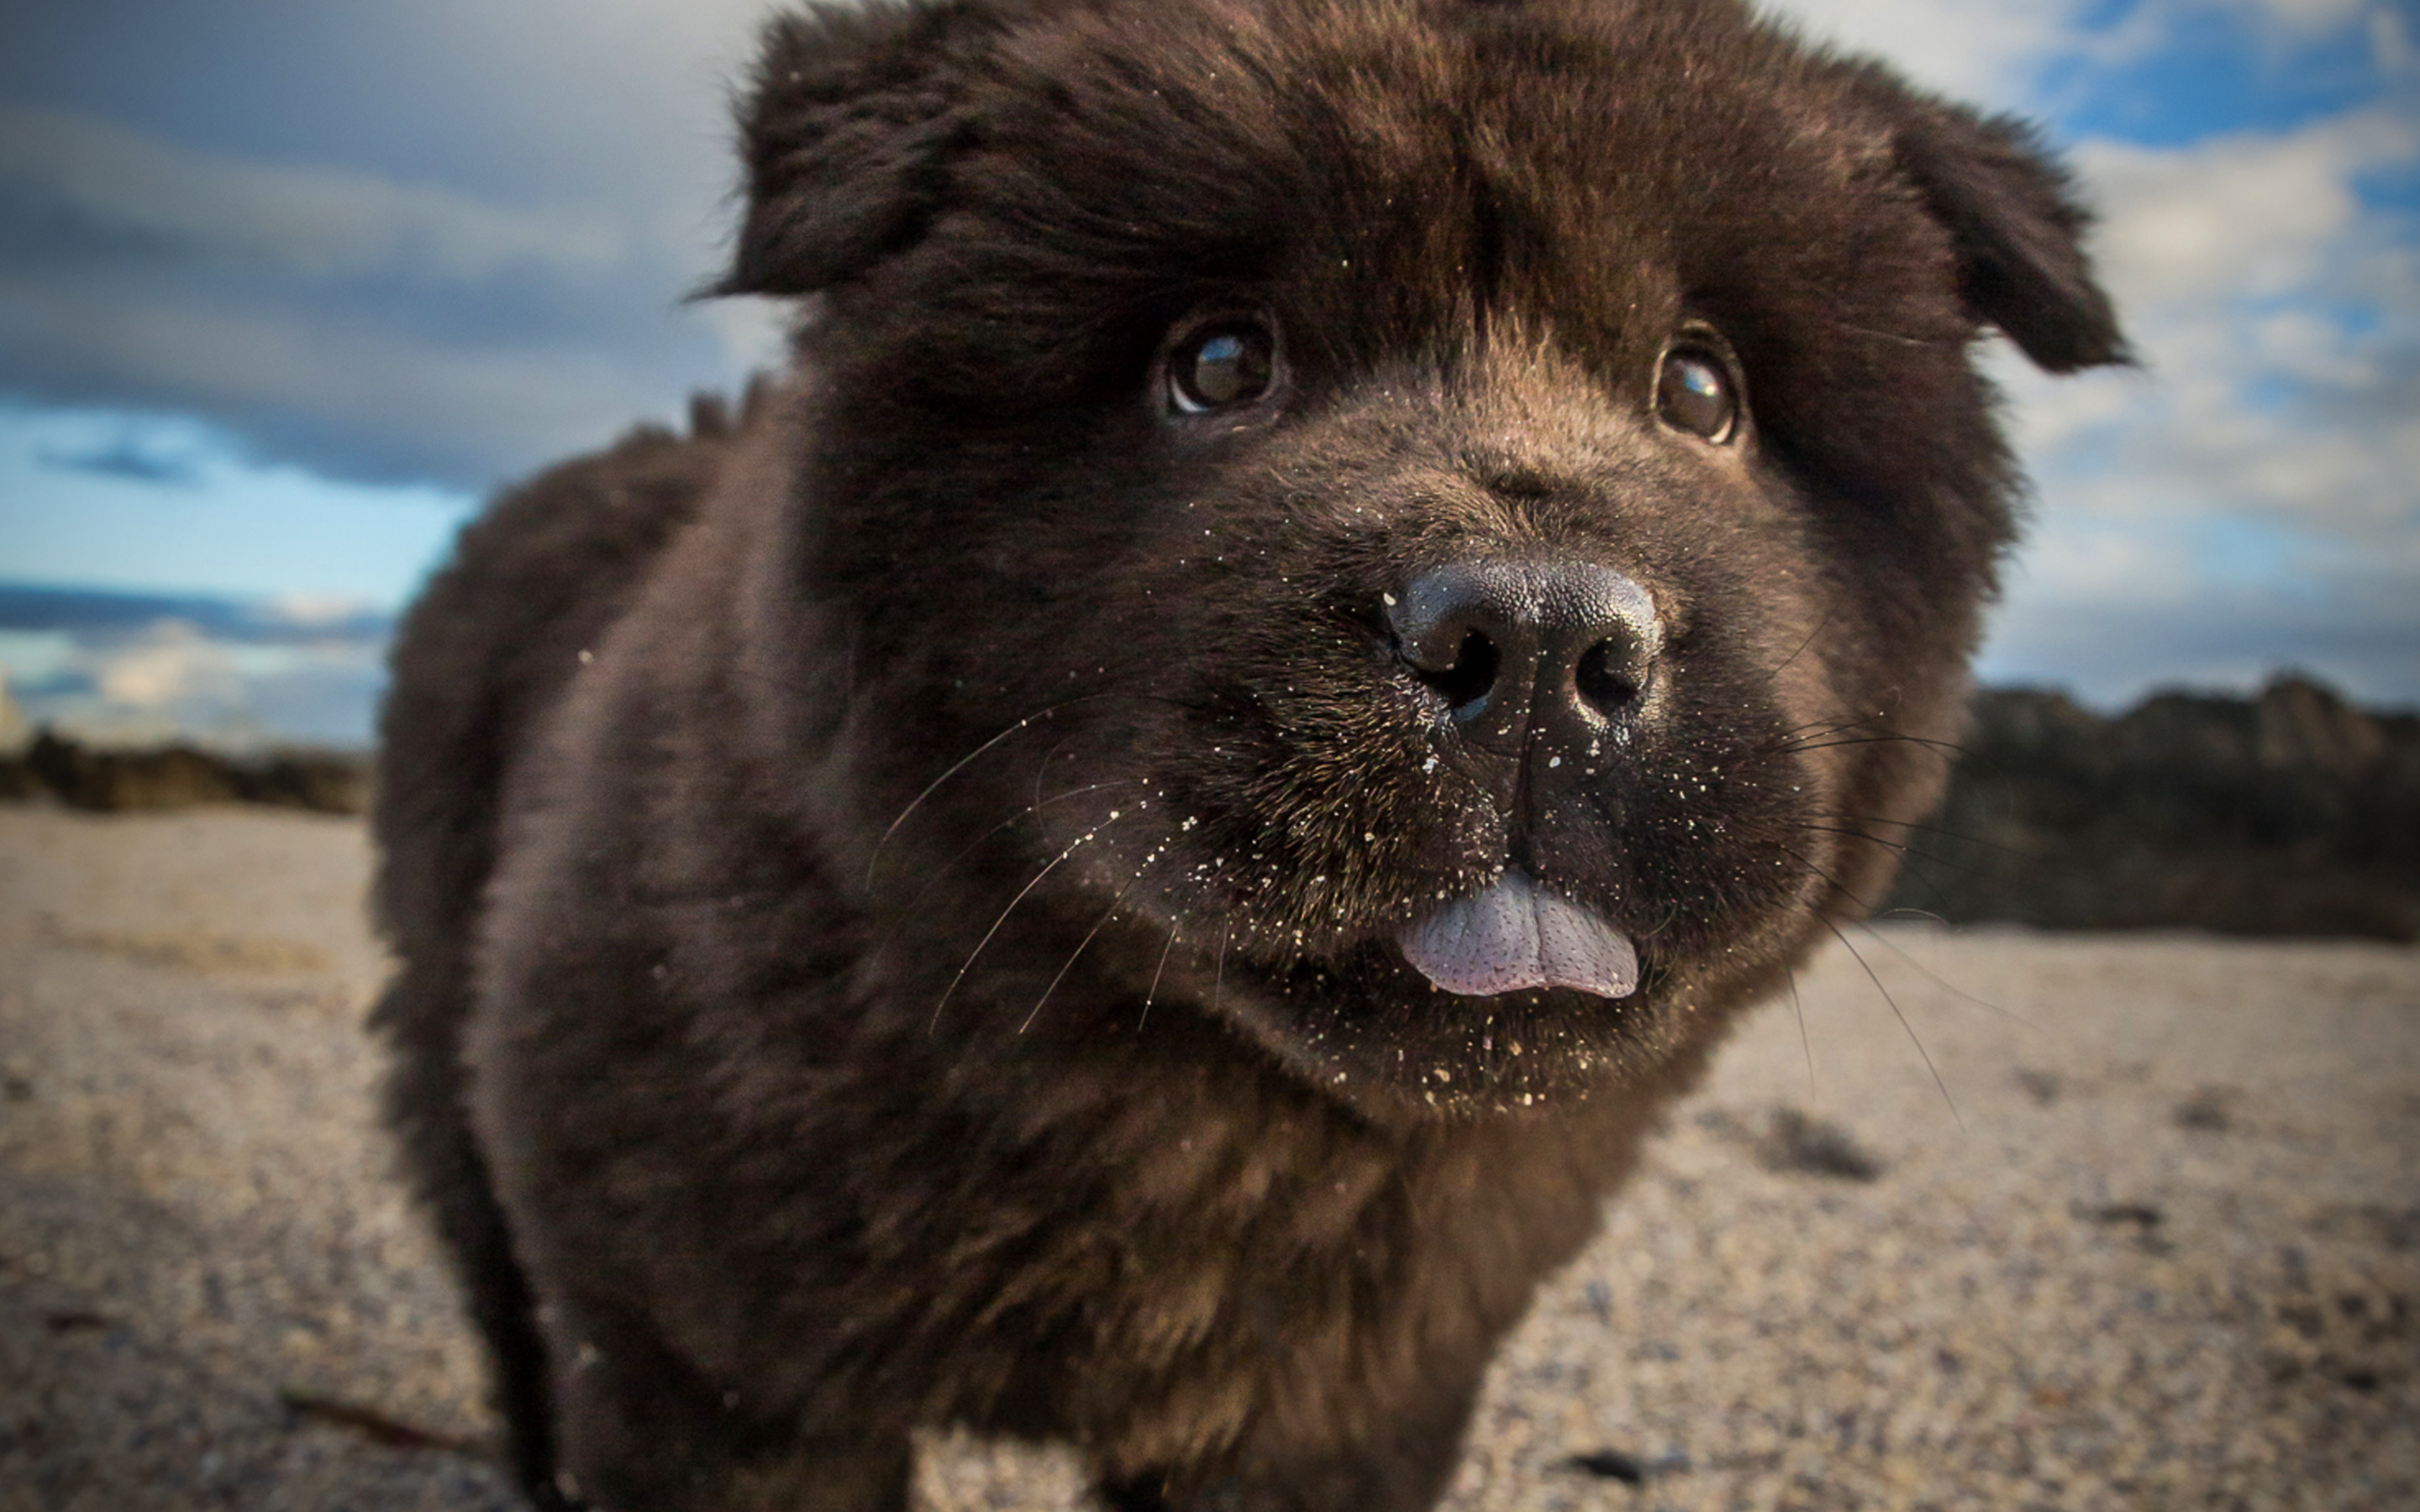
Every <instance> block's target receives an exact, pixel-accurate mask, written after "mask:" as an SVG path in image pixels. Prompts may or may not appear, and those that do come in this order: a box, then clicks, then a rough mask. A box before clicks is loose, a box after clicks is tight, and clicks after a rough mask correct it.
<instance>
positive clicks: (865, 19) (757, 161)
mask: <svg viewBox="0 0 2420 1512" xmlns="http://www.w3.org/2000/svg"><path fill="white" fill-rule="evenodd" d="M1050 3H1051V0H861V3H859V4H851V5H840V4H834V3H830V0H826V3H822V4H815V5H811V6H810V7H808V8H806V9H805V10H803V11H802V12H799V13H798V14H794V15H787V16H783V17H780V18H779V19H777V20H775V21H774V22H773V23H771V24H769V25H768V26H767V27H766V29H765V40H764V44H763V50H762V52H761V53H760V54H759V61H758V63H757V66H756V79H755V86H754V88H753V89H752V90H751V91H750V93H749V96H748V98H747V100H746V101H745V103H744V104H743V105H742V107H741V110H740V120H739V125H740V134H741V144H742V149H743V151H744V153H745V155H746V158H747V163H748V218H747V220H746V221H745V222H744V223H743V224H741V226H740V231H739V245H738V247H737V249H736V250H735V252H734V255H733V257H732V266H731V271H730V273H729V274H728V275H727V276H725V277H724V278H723V279H722V280H721V282H719V283H716V284H714V285H710V286H708V287H707V288H706V290H705V291H704V292H706V293H707V294H812V293H814V292H815V291H816V290H818V289H823V288H829V287H830V286H831V285H834V284H838V283H842V282H844V281H845V280H846V279H848V278H850V277H852V276H854V275H856V274H858V273H861V272H863V271H864V270H866V269H868V268H870V267H872V266H873V265H874V264H876V262H879V261H880V260H881V259H882V258H884V257H885V256H888V255H891V254H892V253H893V252H896V251H898V250H900V249H901V248H903V247H905V246H907V245H908V244H909V243H911V242H913V241H914V240H915V239H916V238H917V237H918V236H919V235H920V234H921V233H922V231H923V226H924V225H925V224H926V223H927V222H928V221H929V220H930V219H931V217H932V215H933V214H934V212H935V211H936V210H937V209H938V208H939V202H940V199H941V197H942V196H943V194H944V193H946V192H947V185H948V179H949V171H948V170H949V162H950V160H951V159H952V157H953V156H954V154H955V153H956V151H957V150H958V149H959V148H960V147H963V145H964V143H965V141H966V139H967V137H968V135H969V133H970V129H971V123H970V109H969V105H968V99H967V97H968V94H969V92H970V86H971V85H974V83H975V82H976V81H977V80H978V79H979V78H980V76H981V75H982V73H983V71H984V62H985V58H986V57H987V56H988V55H989V54H990V53H991V50H992V48H993V45H994V44H995V43H996V42H997V41H998V40H999V39H1000V37H1001V35H1002V34H1003V33H1005V32H1006V31H1008V30H1010V29H1011V28H1012V27H1014V26H1015V25H1016V24H1017V23H1019V22H1021V21H1023V20H1025V19H1027V18H1029V17H1030V16H1032V14H1033V13H1034V12H1036V11H1037V10H1042V9H1046V8H1048V6H1049V4H1050Z"/></svg>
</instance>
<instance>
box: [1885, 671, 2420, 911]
mask: <svg viewBox="0 0 2420 1512" xmlns="http://www.w3.org/2000/svg"><path fill="white" fill-rule="evenodd" d="M1931 825H1932V827H1931V828H1928V829H1925V830H1921V831H1918V832H1916V833H1915V834H1914V835H1912V836H1911V837H1910V845H1911V850H1912V853H1913V854H1912V855H1911V856H1910V860H1909V865H1908V867H1907V869H1906V871H1905V872H1904V873H1903V874H1902V876H1901V878H1900V883H1899V886H1898V887H1897V888H1896V890H1895V891H1894V892H1893V894H1892V896H1891V897H1890V899H1889V901H1888V904H1887V906H1889V907H1894V908H1904V909H1914V910H1919V911H1922V912H1925V913H1929V914H1936V915H1939V916H1941V917H1942V918H1947V919H1949V920H1951V921H1953V922H1959V923H1966V922H1978V921H1982V920H2009V921H2014V922H2021V923H2026V924H2034V925H2038V926H2041V927H2044V928H2051V929H2133V928H2146V927H2187V928H2199V929H2210V930H2218V931H2224V932H2226V933H2244V934H2308V935H2323V934H2334V935H2364V936H2368V937H2372V938H2381V939H2395V940H2410V939H2414V938H2420V716H2414V715H2411V714H2372V713H2366V712H2364V711H2363V710H2360V709H2358V708H2354V707H2352V706H2351V705H2350V704H2348V703H2346V702H2344V701H2343V700H2342V699H2341V698H2339V697H2337V696H2336V694H2335V693H2334V692H2333V691H2331V690H2330V689H2328V688H2326V687H2322V686H2320V685H2319V684H2318V683H2315V682H2312V681H2310V680H2308V679H2306V678H2302V677H2293V676H2288V677H2281V678H2279V679H2278V680H2276V681H2274V682H2273V683H2271V684H2270V685H2269V687H2267V688H2266V689H2265V690H2264V691H2263V692H2262V693H2261V694H2260V696H2259V697H2258V698H2257V699H2254V700H2250V701H2245V700H2242V699H2228V698H2210V697H2197V696H2193V695H2188V694H2181V693H2167V694H2161V695H2159V696H2156V697H2153V698H2150V699H2148V700H2146V701H2145V702H2142V703H2141V704H2139V705H2137V706H2136V707H2134V708H2133V709H2132V710H2129V711H2128V712H2127V713H2125V714H2123V715H2120V716H2118V717H2115V718H2106V717H2102V716H2099V715H2096V714H2094V713H2092V712H2091V711H2089V710H2087V709H2085V708H2083V707H2081V706H2079V705H2077V704H2076V703H2075V702H2072V701H2071V700H2070V699H2069V698H2067V697H2066V696H2065V695H2064V694H2059V693H2044V692H2036V691H2030V690H2024V689H2001V690H1987V691H1985V692H1982V693H1980V694H1978V696H1977V699H1976V705H1975V727H1974V731H1973V733H1972V734H1970V735H1969V736H1968V737H1967V739H1966V741H1965V743H1964V754H1963V755H1962V757H1961V758H1960V760H1959V763H1958V765H1957V768H1956V770H1955V772H1954V774H1953V776H1952V779H1951V782H1950V789H1949V793H1948V795H1947V799H1946V800H1945V801H1944V803H1943V806H1942V810H1941V812H1940V813H1939V815H1937V816H1936V817H1935V818H1934V819H1933V820H1932V821H1931Z"/></svg>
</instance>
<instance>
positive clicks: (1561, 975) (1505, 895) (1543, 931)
mask: <svg viewBox="0 0 2420 1512" xmlns="http://www.w3.org/2000/svg"><path fill="white" fill-rule="evenodd" d="M1396 940H1397V942H1398V943H1399V944H1401V945H1402V946H1403V948H1404V959H1405V960H1407V961H1409V962H1411V964H1413V965H1414V966H1416V967H1418V968H1419V973H1420V975H1422V976H1424V977H1426V978H1428V980H1431V981H1433V982H1435V983H1436V984H1437V985H1438V986H1439V987H1442V988H1444V989H1445V990H1446V991H1447V992H1450V993H1459V994H1461V995H1464V996H1466V997H1486V996H1492V995H1495V994H1497V993H1517V992H1523V991H1526V990H1528V988H1531V987H1570V988H1573V989H1575V990H1576V991H1579V992H1584V993H1594V994H1596V995H1598V996H1599V997H1627V996H1629V995H1631V994H1632V993H1633V992H1636V991H1637V988H1638V952H1637V950H1635V949H1631V945H1630V940H1629V939H1628V937H1627V936H1625V935H1623V934H1622V933H1621V931H1619V930H1617V929H1615V928H1614V927H1613V926H1612V925H1610V924H1607V923H1606V921H1605V920H1604V919H1601V918H1597V917H1596V916H1595V915H1594V914H1591V913H1590V912H1589V911H1588V910H1587V909H1585V908H1582V907H1580V906H1579V905H1578V904H1577V903H1572V902H1570V901H1568V900H1566V899H1563V898H1559V897H1558V896H1556V895H1555V894H1554V893H1551V892H1548V891H1546V890H1545V889H1544V887H1539V886H1538V885H1537V884H1536V883H1534V882H1532V881H1530V880H1529V879H1528V876H1527V875H1525V874H1523V873H1522V872H1512V871H1508V872H1505V873H1504V875H1503V877H1502V879H1501V880H1499V881H1498V882H1497V884H1496V886H1494V887H1490V888H1488V889H1487V890H1486V891H1485V892H1482V893H1481V894H1479V895H1478V896H1477V897H1475V898H1456V899H1455V900H1453V901H1452V902H1451V903H1447V904H1446V905H1445V906H1444V907H1442V908H1439V909H1438V910H1437V911H1436V912H1435V913H1434V914H1431V915H1430V916H1429V917H1428V918H1424V919H1421V920H1419V922H1418V923H1415V924H1410V925H1407V926H1405V928H1404V932H1403V933H1401V934H1399V935H1397V936H1396Z"/></svg>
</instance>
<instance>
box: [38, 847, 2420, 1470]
mask: <svg viewBox="0 0 2420 1512" xmlns="http://www.w3.org/2000/svg"><path fill="white" fill-rule="evenodd" d="M368 867H369V851H368V846H367V843H366V841H365V835H364V831H363V829H362V827H361V825H359V824H358V823H357V822H353V821H349V820H340V819H333V818H322V817H314V816H306V815H297V814H288V813H278V812H269V811H260V810H236V809H223V810H194V811H189V812H185V813H178V814H171V815H155V816H115V817H101V816H90V815H83V814H73V813H69V812H65V811H62V810H54V809H48V808H42V807H27V806H10V807H7V808H0V1508H8V1509H15V1508H20V1507H23V1508H45V1509H48V1508H61V1509H67V1508H72V1509H78V1512H84V1509H90V1512H139V1509H149V1508H184V1507H241V1508H252V1507H263V1508H268V1507H277V1508H284V1507H294V1508H330V1509H338V1508H342V1509H347V1512H353V1509H361V1512H372V1509H386V1508H447V1509H472V1508H504V1507H508V1506H511V1505H513V1501H512V1498H511V1496H510V1495H509V1493H508V1491H507V1489H506V1488H505V1486H504V1482H503V1479H502V1477H501V1476H500V1475H499V1474H498V1473H497V1472H496V1470H495V1468H494V1466H493V1465H492V1463H491V1462H490V1461H489V1458H488V1456H487V1449H486V1444H487V1443H488V1441H489V1437H490V1435H491V1434H492V1432H493V1423H492V1421H491V1419H490V1418H489V1415H488V1414H487V1412H486V1411H485V1410H484V1408H483V1407H482V1406H481V1402H480V1390H481V1388H480V1382H479V1364H478V1356H477V1351H476V1348H475V1346H474V1345H473V1342H472V1340H471V1339H470V1338H469V1337H468V1335H466V1333H465V1331H464V1325H463V1323H462V1319H461V1317H460V1313H459V1310H458V1305H457V1303H456V1300H455V1298H454V1295H453V1292H452V1290H451V1288H450V1285H449V1282H448V1280H447V1278H446V1275H445V1273H444V1271H443V1269H442V1264H441V1263H440V1261H439V1259H438V1257H437V1255H436V1252H435V1250H434V1247H433V1245H432V1242H430V1240H429V1238H428V1237H427V1233H426V1232H425V1230H424V1227H423V1226H422V1224H421V1222H420V1220H419V1219H418V1217H417V1215H416V1214H415V1213H414V1212H412V1211H411V1209H410V1208H409V1207H408V1205H407V1204H406V1203H405V1202H404V1201H403V1200H402V1197H401V1195H400V1192H399V1190H398V1188H397V1186H396V1182H395V1180H393V1178H392V1175H391V1171H390V1156H389V1152H388V1149H387V1148H386V1146H385V1144H384V1142H383V1135H382V1134H380V1131H379V1130H378V1128H377V1126H376V1123H375V1120H374V1119H373V1116H372V1111H371V1110H372V1103H373V1097H374V1088H375V1084H376V1081H377V1078H378V1074H379V1057H378V1055H377V1053H376V1051H375V1048H374V1047H373V1046H372V1044H371V1043H370V1042H369V1041H367V1040H366V1039H365V1036H364V1034H363V1031H362V1020H363V1016H364V1014H365V1011H366V1010H367V1007H368V1005H369V1002H370V1000H371V997H372V995H373V993H374V992H375V990H376V987H377V984H378V982H379V980H380V973H381V972H382V970H383V969H384V964H383V962H382V959H381V957H380V951H379V949H378V948H377V945H376V942H375V941H374V939H373V938H372V936H371V935H370V933H368V931H367V928H366V926H365V922H364V920H363V917H362V906H361V900H362V892H363V886H364V882H365V877H366V875H367V872H368ZM1849 938H1850V940H1851V942H1853V943H1854V945H1855V947H1856V952H1855V954H1854V955H1853V954H1852V953H1851V952H1850V951H1849V950H1847V949H1835V950H1833V951H1831V952H1829V953H1827V954H1825V955H1824V956H1823V957H1822V958H1821V959H1820V960H1819V961H1817V962H1816V963H1815V964H1813V965H1812V966H1811V967H1809V968H1808V969H1807V971H1805V972H1804V973H1802V974H1801V977H1800V980H1799V986H1798V992H1797V999H1798V1001H1797V1011H1796V1012H1793V1011H1792V1005H1791V1003H1790V1002H1789V1001H1788V1000H1786V999H1785V1000H1784V1001H1782V1002H1781V1003H1779V1004H1777V1005H1775V1006H1773V1007H1770V1008H1768V1009H1766V1010H1764V1011H1762V1012H1761V1013H1760V1014H1759V1015H1758V1016H1757V1017H1756V1018H1755V1019H1754V1020H1753V1021H1752V1022H1751V1023H1750V1024H1749V1025H1748V1026H1747V1027H1746V1029H1745V1032H1743V1033H1742V1034H1741V1035H1740V1036H1739V1037H1738V1039H1737V1040H1736V1041H1734V1043H1733V1044H1732V1045H1731V1046H1730V1048H1729V1049H1728V1050H1727V1051H1726V1053H1725V1055H1724V1057H1723V1059H1722V1061H1721V1063H1720V1065H1719V1067H1718V1069H1717V1072H1716V1073H1715V1075H1714V1078H1713V1079H1712V1081H1711V1082H1710V1084H1709V1085H1708V1086H1707V1087H1706V1088H1704V1089H1703V1090H1701V1091H1700V1092H1699V1095H1697V1096H1696V1097H1694V1098H1693V1099H1691V1100H1690V1101H1689V1102H1688V1103H1686V1104H1684V1105H1683V1107H1682V1108H1681V1109H1680V1111H1679V1112H1678V1114H1677V1115H1676V1116H1675V1118H1674V1119H1673V1121H1672V1127H1671V1130H1670V1132H1669V1134H1668V1135H1667V1136H1666V1137H1665V1138H1664V1139H1663V1140H1662V1141H1661V1142H1660V1143H1659V1144H1658V1145H1657V1146H1656V1147H1655V1149H1654V1152H1653V1155H1652V1159H1651V1160H1650V1162H1649V1164H1648V1165H1647V1167H1646V1170H1645V1172H1644V1174H1643V1175H1642V1177H1641V1178H1640V1180H1638V1181H1637V1183H1636V1184H1635V1185H1633V1186H1632V1187H1631V1188H1630V1189H1629V1191H1627V1192H1626V1193H1625V1194H1623V1195H1622V1196H1621V1198H1620V1199H1619V1200H1618V1201H1616V1202H1615V1203H1614V1204H1613V1205H1612V1207H1611V1209H1610V1211H1609V1215H1608V1218H1607V1222H1606V1231H1605V1234H1604V1236H1603V1238H1602V1239H1601V1240H1600V1241H1599V1242H1597V1243H1596V1244H1595V1245H1594V1246H1593V1247H1592V1248H1590V1250H1589V1251H1588V1252H1587V1253H1586V1255H1584V1256H1583V1257H1581V1259H1580V1260H1579V1261H1578V1262H1577V1263H1575V1265H1574V1266H1572V1267H1571V1268H1570V1270H1569V1271H1568V1272H1567V1273H1564V1274H1563V1275H1561V1276H1559V1278H1557V1279H1556V1280H1555V1281H1554V1282H1553V1283H1552V1284H1551V1285H1550V1286H1548V1287H1547V1288H1545V1289H1544V1291H1543V1292H1542V1293H1541V1294H1540V1296H1539V1298H1538V1301H1537V1304H1536V1307H1535V1309H1534V1311H1533V1313H1532V1315H1531V1317H1530V1318H1529V1319H1528V1323H1527V1324H1526V1325H1525V1326H1524V1327H1523V1328H1522V1329H1521V1330H1520V1332H1519V1333H1518V1334H1517V1335H1514V1337H1513V1338H1512V1340H1511V1341H1510V1343H1509V1345H1508V1347H1507V1348H1506V1349H1505V1350H1504V1351H1503V1354H1502V1356H1501V1358H1500V1359H1499V1361H1498V1362H1497V1369H1496V1372H1495V1375H1494V1378H1493V1381H1492V1384H1491V1387H1490V1390H1489V1392H1488V1395H1487V1397H1486V1400H1485V1403H1484V1405H1483V1406H1482V1407H1481V1411H1480V1413H1479V1416H1478V1418H1477V1420H1476V1422H1475V1424H1474V1426H1473V1428H1472V1434H1471V1442H1470V1443H1469V1444H1468V1446H1467V1449H1466V1456H1465V1462H1464V1465H1463V1468H1462V1471H1461V1473H1460V1474H1459V1476H1458V1478H1457V1480H1456V1482H1455V1486H1454V1489H1453V1492H1452V1495H1451V1498H1450V1506H1452V1507H1453V1508H1456V1509H1458V1512H1481V1509H1484V1512H1513V1509H1521V1512H1535V1509H1548V1508H1558V1509H1559V1508H1570V1509H1575V1512H1577V1509H1592V1508H1623V1509H1627V1508H1648V1507H1673V1508H1680V1507H1768V1506H1788V1507H1844V1508H1845V1507H1900V1506H1904V1507H1920V1506H1938V1507H1952V1506H1978V1507H1992V1506H2008V1507H2188V1506H2191V1507H2205V1506H2224V1507H2270V1506H2279V1507H2302V1506H2309V1507H2361V1508H2369V1507H2377V1508H2386V1507H2395V1506H2412V1505H2420V1373H2416V1372H2415V1367H2420V951H2415V950H2413V949H2402V948H2393V947H2382V946H2376V945H2353V944H2310V943H2256V942H2242V941H2228V940H2218V939H2211V938H2205V937H2196V936H2184V935H2144V936H2133V937H2118V936H2092V935H2068V936H2048V935H2036V934H2031V933H2023V932H2014V931H1991V930H1986V931H1970V932H1964V933H1947V932H1944V931H1940V930H1936V929H1932V928H1928V927H1923V926H1916V925H1896V926H1889V927H1885V928H1884V929H1882V930H1880V931H1878V932H1866V931H1851V932H1850V935H1849ZM1860 958H1862V959H1860ZM1902 1017H1903V1019H1904V1025H1902V1022H1901V1019H1902ZM1802 1024H1803V1030H1802ZM1928 1057H1929V1062H1930V1064H1929V1065H1928ZM1936 1073H1937V1078H1936ZM920 1498H921V1505H922V1506H923V1508H925V1509H927V1512H944V1509H947V1512H959V1509H966V1512H972V1509H975V1508H1007V1507H1032V1508H1064V1507H1072V1506H1077V1505H1080V1504H1081V1501H1080V1497H1079V1495H1078V1490H1077V1481H1076V1477H1075V1474H1074V1472H1073V1469H1072V1467H1071V1466H1070V1465H1069V1463H1068V1462H1067V1461H1066V1460H1065V1459H1064V1458H1060V1457H1055V1456H1052V1455H1050V1454H1047V1453H1042V1452H1036V1451H1032V1450H1016V1449H1008V1448H1002V1447H1000V1446H993V1445H983V1444H977V1443H970V1442H968V1441H965V1440H963V1439H948V1440H941V1441H937V1442H936V1443H932V1444H930V1445H928V1452H927V1453H926V1454H925V1456H924V1457H923V1465H922V1468H921V1471H920Z"/></svg>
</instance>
